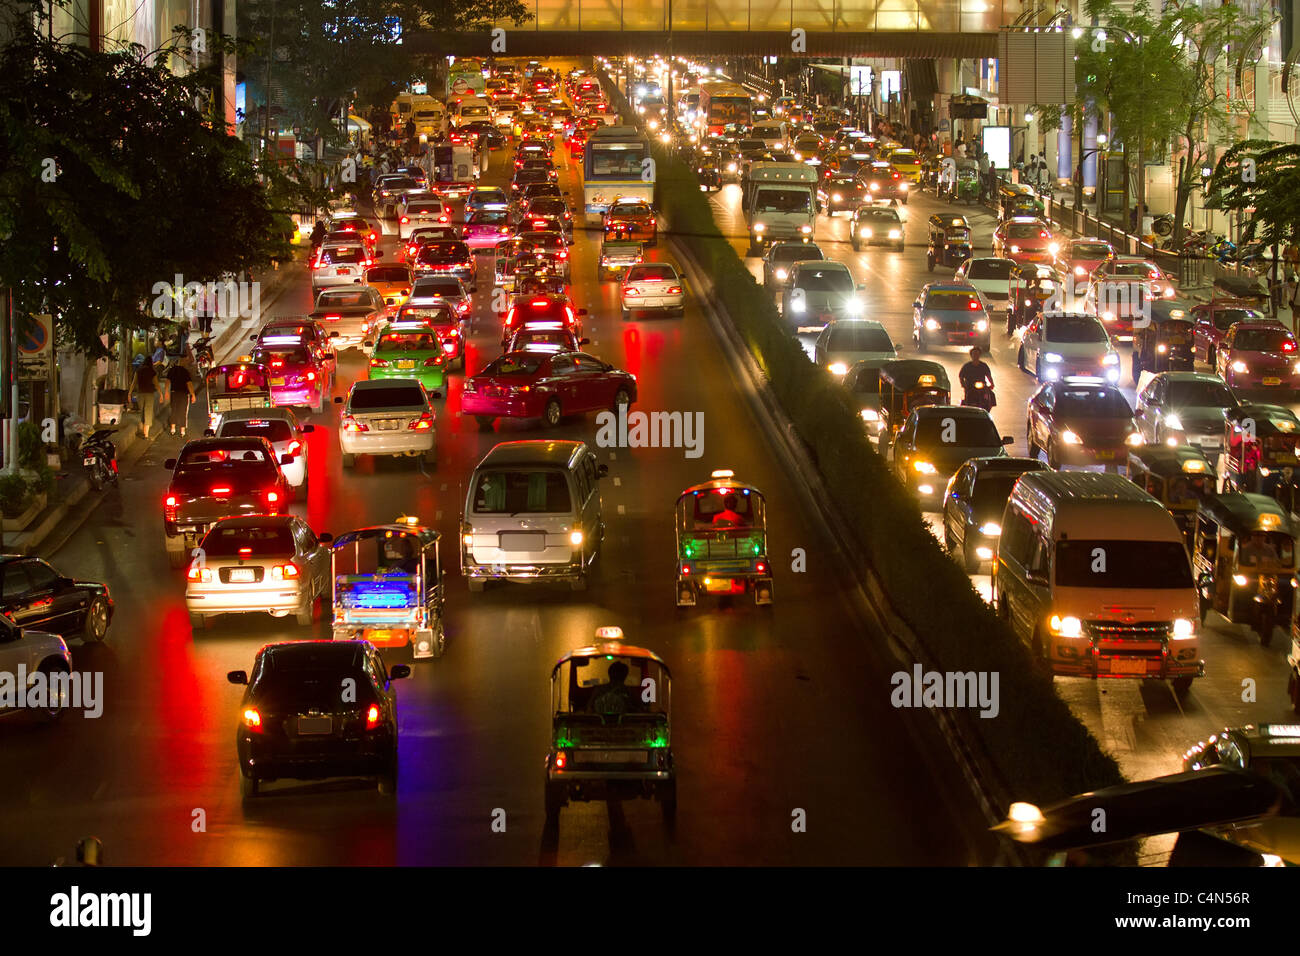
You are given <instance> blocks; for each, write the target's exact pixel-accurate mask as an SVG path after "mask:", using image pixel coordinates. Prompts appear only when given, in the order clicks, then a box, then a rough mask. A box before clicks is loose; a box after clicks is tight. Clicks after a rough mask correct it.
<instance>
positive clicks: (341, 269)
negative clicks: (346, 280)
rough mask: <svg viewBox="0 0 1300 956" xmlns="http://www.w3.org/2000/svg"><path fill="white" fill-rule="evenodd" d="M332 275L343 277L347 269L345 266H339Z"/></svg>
mask: <svg viewBox="0 0 1300 956" xmlns="http://www.w3.org/2000/svg"><path fill="white" fill-rule="evenodd" d="M334 274H335V275H336V276H345V275H347V274H348V267H347V266H339V267H338V268H337V269H335V270H334Z"/></svg>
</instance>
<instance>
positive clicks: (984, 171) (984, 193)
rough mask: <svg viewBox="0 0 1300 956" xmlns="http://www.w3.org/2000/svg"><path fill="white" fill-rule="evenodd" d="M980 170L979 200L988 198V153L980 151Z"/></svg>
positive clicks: (982, 200)
mask: <svg viewBox="0 0 1300 956" xmlns="http://www.w3.org/2000/svg"><path fill="white" fill-rule="evenodd" d="M979 170H980V202H984V200H985V199H987V198H988V190H989V154H988V153H980V158H979Z"/></svg>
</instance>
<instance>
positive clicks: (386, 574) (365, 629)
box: [330, 515, 446, 660]
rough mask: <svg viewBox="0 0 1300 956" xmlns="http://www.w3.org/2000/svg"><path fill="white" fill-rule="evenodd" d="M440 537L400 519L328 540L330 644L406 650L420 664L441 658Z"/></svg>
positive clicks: (443, 637)
mask: <svg viewBox="0 0 1300 956" xmlns="http://www.w3.org/2000/svg"><path fill="white" fill-rule="evenodd" d="M440 538H441V535H440V534H439V533H438V532H437V531H434V530H433V529H432V528H426V527H424V526H423V525H422V524H420V520H419V519H418V518H416V517H413V516H409V515H402V516H400V517H398V519H397V520H396V521H395V522H394V523H393V524H386V525H376V526H374V527H371V528H360V529H358V530H356V531H349V532H348V533H347V534H341V535H339V536H338V537H337V538H335V539H334V544H333V546H332V548H331V553H330V571H331V578H332V580H333V582H334V640H336V641H347V640H354V639H357V638H362V639H364V640H367V641H369V642H370V643H372V644H374V645H375V646H376V647H405V646H406V645H407V644H410V645H411V650H412V654H413V656H414V657H415V658H416V659H417V660H420V659H422V658H429V657H441V656H442V650H443V647H444V645H445V644H446V634H445V632H444V631H443V623H442V609H443V601H444V589H443V583H442V564H441V562H440V560H439V557H438V542H439V540H440Z"/></svg>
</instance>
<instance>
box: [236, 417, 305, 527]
mask: <svg viewBox="0 0 1300 956" xmlns="http://www.w3.org/2000/svg"><path fill="white" fill-rule="evenodd" d="M300 451H302V442H300V441H291V442H289V450H288V451H287V452H286V454H289V455H296V454H298V452H300ZM242 550H243V548H240V551H242Z"/></svg>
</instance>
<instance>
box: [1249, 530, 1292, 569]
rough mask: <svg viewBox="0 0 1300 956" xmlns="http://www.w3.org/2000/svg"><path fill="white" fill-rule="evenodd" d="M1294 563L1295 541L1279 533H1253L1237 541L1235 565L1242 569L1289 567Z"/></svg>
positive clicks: (1287, 535)
mask: <svg viewBox="0 0 1300 956" xmlns="http://www.w3.org/2000/svg"><path fill="white" fill-rule="evenodd" d="M1294 562H1295V540H1294V539H1293V538H1292V537H1291V536H1290V535H1289V534H1284V533H1283V532H1281V531H1255V532H1252V533H1251V534H1249V535H1243V536H1242V537H1241V538H1240V539H1239V540H1238V541H1237V564H1238V565H1239V566H1240V567H1243V568H1254V567H1259V566H1260V565H1274V566H1276V565H1279V564H1280V565H1283V566H1285V567H1291V566H1292V565H1293V564H1294Z"/></svg>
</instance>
